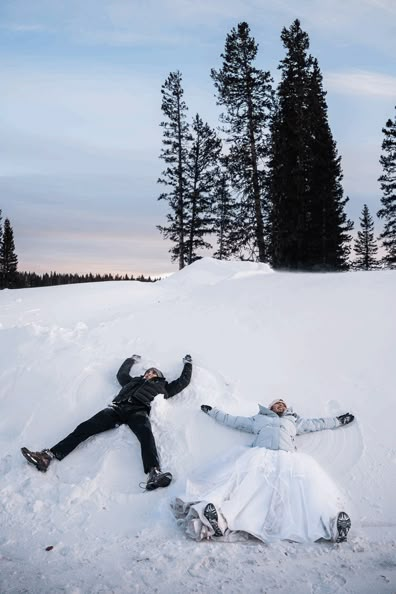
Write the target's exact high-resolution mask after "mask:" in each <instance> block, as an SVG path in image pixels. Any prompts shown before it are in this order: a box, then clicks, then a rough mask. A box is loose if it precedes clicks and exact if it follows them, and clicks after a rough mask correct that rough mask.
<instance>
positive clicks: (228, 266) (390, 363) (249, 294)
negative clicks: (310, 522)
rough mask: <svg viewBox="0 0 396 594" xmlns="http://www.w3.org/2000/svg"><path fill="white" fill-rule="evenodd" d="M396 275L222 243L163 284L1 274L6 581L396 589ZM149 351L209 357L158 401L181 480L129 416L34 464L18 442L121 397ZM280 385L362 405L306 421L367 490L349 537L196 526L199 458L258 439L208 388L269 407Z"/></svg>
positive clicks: (162, 434) (166, 358) (3, 584)
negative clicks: (182, 386) (285, 264)
mask: <svg viewBox="0 0 396 594" xmlns="http://www.w3.org/2000/svg"><path fill="white" fill-rule="evenodd" d="M395 289H396V275H395V273H394V272H391V271H379V272H370V273H364V272H361V273H345V274H278V273H277V274H274V273H273V272H272V271H271V270H270V269H269V268H268V267H267V266H265V265H262V264H252V263H246V262H245V263H243V262H242V263H241V262H219V261H215V260H211V259H208V258H205V259H203V260H200V261H198V262H196V263H194V264H193V265H192V266H190V267H188V268H186V269H184V270H183V271H181V272H179V273H176V274H174V275H173V276H172V277H169V278H167V279H165V280H162V281H160V282H158V283H155V284H148V283H137V282H114V283H100V284H96V283H93V284H89V285H74V286H60V287H49V288H41V289H28V290H27V289H22V290H15V291H2V292H1V293H0V379H1V381H0V403H1V411H2V415H1V416H0V446H1V447H0V452H1V453H0V509H1V512H0V514H1V518H0V521H1V527H2V530H1V534H0V570H1V573H0V575H1V577H0V591H4V592H5V591H6V592H8V593H10V592H12V593H14V592H15V593H17V592H18V593H19V592H23V591H28V592H30V593H36V592H37V593H39V592H40V593H47V592H48V593H49V592H51V593H53V592H70V593H71V592H73V593H81V594H82V593H85V592H98V593H99V592H118V593H119V592H135V591H137V592H138V591H140V590H144V591H145V592H147V591H158V592H171V591H172V592H186V591H187V592H188V591H197V592H212V591H213V584H216V587H215V589H217V590H219V591H221V590H222V589H223V590H225V591H227V592H243V591H245V592H246V591H248V592H259V591H273V590H277V591H279V592H290V591H294V592H336V591H348V592H360V593H361V592H373V591H375V592H394V591H395V575H396V563H395V562H394V559H395V555H394V552H395V537H396V526H395V524H396V523H395V520H394V503H393V501H394V490H395V487H396V480H395V479H396V472H395V470H396V446H395V439H394V418H393V414H392V412H393V404H394V337H395V335H396V316H395V315H394V296H395ZM133 353H140V354H141V355H142V361H141V363H140V364H139V365H138V366H137V368H136V370H135V372H136V373H140V372H142V371H143V370H144V369H145V368H146V367H149V366H151V365H155V366H157V367H159V368H160V369H162V370H163V372H164V373H165V375H166V376H167V378H168V379H172V378H174V377H177V376H178V375H179V373H180V371H181V369H182V357H183V355H184V354H186V353H191V355H192V356H193V359H194V371H193V380H192V383H191V384H190V386H189V387H188V388H187V389H186V390H185V391H184V392H182V393H181V394H179V395H178V396H176V397H175V398H173V399H171V400H167V401H165V400H164V399H163V398H159V399H157V401H156V402H155V404H154V407H153V412H152V423H153V426H154V431H155V435H156V438H157V442H158V448H159V451H160V455H161V458H162V464H163V467H164V468H165V467H166V469H169V470H171V471H172V472H173V474H174V477H175V481H174V483H172V485H171V486H170V487H169V488H168V489H166V490H162V491H161V492H158V491H157V492H153V493H143V492H142V490H141V489H140V488H139V482H141V481H143V480H144V479H145V475H144V474H143V471H142V468H141V461H140V455H139V448H138V445H137V442H136V438H135V437H134V435H133V434H132V433H131V432H130V431H129V429H128V428H126V427H120V428H118V429H117V430H114V431H110V432H108V433H105V434H102V435H100V436H97V437H94V438H91V439H90V440H88V441H87V442H85V443H84V444H82V445H81V446H80V447H79V448H77V449H76V450H75V451H74V452H72V453H71V454H70V455H69V456H68V457H67V458H66V459H65V460H63V461H62V462H61V463H58V462H55V463H54V464H53V465H52V466H51V468H50V470H49V471H48V473H47V474H45V475H43V474H41V473H38V472H37V471H36V470H35V469H34V468H31V467H30V466H28V465H27V463H26V462H25V460H24V459H23V458H22V456H21V455H20V452H19V448H20V447H21V446H22V445H26V446H27V447H30V448H34V449H36V448H37V449H41V448H43V447H50V446H52V445H53V444H54V443H56V442H57V441H58V440H59V439H60V438H62V437H63V436H64V435H66V434H67V433H68V432H70V431H71V430H72V429H73V428H74V427H75V426H76V424H78V423H79V422H81V421H82V420H83V419H85V418H87V417H88V416H90V415H92V414H94V413H95V412H97V411H98V410H100V409H101V408H103V407H104V406H106V404H108V403H109V402H110V401H111V399H112V397H113V396H114V394H116V393H117V391H118V388H119V386H118V384H117V381H116V379H115V373H116V372H117V370H118V367H119V365H120V363H121V362H122V360H123V359H124V358H125V357H126V356H129V355H131V354H133ZM275 397H282V398H284V399H286V400H287V402H288V403H289V404H290V405H291V406H293V407H294V409H295V410H296V411H298V412H299V414H302V415H305V416H324V415H326V416H327V415H334V414H339V413H342V412H347V411H351V412H353V413H354V414H355V415H356V418H357V422H356V423H354V424H352V425H351V426H348V427H346V428H343V429H340V430H337V431H325V432H322V433H320V434H311V435H306V436H302V437H301V438H300V439H299V447H300V448H301V450H302V451H304V452H307V453H309V454H311V455H312V456H314V457H315V458H316V459H317V460H318V461H319V462H320V464H321V465H322V466H323V468H324V469H325V470H326V472H328V473H329V474H330V475H331V476H332V478H333V479H334V480H335V481H336V482H337V483H338V485H339V486H340V488H341V489H342V490H343V492H344V493H345V495H346V497H347V498H348V499H349V501H350V504H351V508H352V519H353V529H352V531H351V537H350V539H349V542H348V543H347V544H346V545H345V546H344V547H343V548H342V549H341V548H340V547H338V546H336V547H334V546H333V545H331V546H329V545H324V544H323V545H321V544H315V545H312V546H311V545H310V546H305V545H296V544H292V543H279V544H276V545H271V546H270V547H268V546H265V545H262V544H260V543H258V542H254V541H251V542H249V543H248V544H243V543H242V544H241V543H239V544H238V543H234V544H227V545H220V544H219V545H216V543H204V544H196V543H192V542H189V541H187V540H186V539H185V537H184V536H183V535H182V534H181V533H180V532H179V530H178V529H177V527H176V525H175V523H174V520H173V518H172V516H171V514H170V512H169V500H170V499H171V498H172V497H173V496H175V495H177V494H178V493H180V492H181V490H182V489H183V486H184V482H185V480H186V478H187V477H188V475H189V473H190V471H191V470H192V469H193V468H195V467H197V466H199V465H201V464H205V463H207V462H208V461H209V460H211V459H213V457H215V456H220V455H221V454H222V453H224V452H226V451H228V450H229V449H230V448H231V447H233V446H234V445H238V444H247V443H249V439H250V438H249V436H248V435H244V434H239V433H237V432H233V431H231V430H228V429H226V428H224V427H220V426H218V425H216V424H215V423H214V422H213V421H212V420H211V419H209V418H208V417H207V416H206V415H204V414H202V412H201V411H200V408H199V405H200V404H201V403H208V404H212V405H215V406H217V407H219V408H222V409H225V410H227V411H229V412H230V413H234V414H235V413H238V414H245V415H252V414H255V413H256V411H257V405H258V403H259V402H260V403H263V404H266V403H268V402H269V401H270V400H272V399H273V398H275ZM47 546H52V547H53V549H51V550H50V551H46V550H45V549H46V547H47ZM341 564H343V565H344V567H343V568H342V567H340V565H341Z"/></svg>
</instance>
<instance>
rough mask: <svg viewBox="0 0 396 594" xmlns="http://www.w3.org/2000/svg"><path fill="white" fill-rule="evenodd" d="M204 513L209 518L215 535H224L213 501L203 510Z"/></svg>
mask: <svg viewBox="0 0 396 594" xmlns="http://www.w3.org/2000/svg"><path fill="white" fill-rule="evenodd" d="M203 515H204V516H205V518H206V519H207V520H208V522H209V524H210V525H211V526H212V528H213V530H214V536H223V533H222V531H221V530H220V528H219V524H218V519H219V516H218V515H217V511H216V508H215V506H214V505H213V503H208V505H207V506H206V507H205V509H204V511H203Z"/></svg>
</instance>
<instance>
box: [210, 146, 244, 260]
mask: <svg viewBox="0 0 396 594" xmlns="http://www.w3.org/2000/svg"><path fill="white" fill-rule="evenodd" d="M222 163H223V166H222V167H221V169H220V173H219V176H218V178H217V180H216V189H215V200H214V205H213V214H214V218H215V233H216V238H217V250H216V251H215V253H214V254H213V257H214V258H218V259H219V260H228V259H229V258H230V257H231V256H235V255H236V254H237V253H238V252H237V250H236V246H237V245H238V242H237V241H235V238H234V235H235V231H236V230H237V229H238V225H237V222H236V210H237V209H236V204H235V201H234V198H233V196H232V194H231V189H230V180H229V173H228V170H227V168H226V166H225V163H226V157H223V159H222ZM238 255H239V256H240V257H241V256H242V254H238Z"/></svg>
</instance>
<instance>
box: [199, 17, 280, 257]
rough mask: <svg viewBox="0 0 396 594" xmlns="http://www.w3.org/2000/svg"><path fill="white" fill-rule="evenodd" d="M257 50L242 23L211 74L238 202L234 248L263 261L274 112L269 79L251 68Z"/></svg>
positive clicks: (232, 34) (247, 27)
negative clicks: (249, 251)
mask: <svg viewBox="0 0 396 594" xmlns="http://www.w3.org/2000/svg"><path fill="white" fill-rule="evenodd" d="M257 50H258V45H257V43H256V42H255V40H254V38H253V37H251V35H250V29H249V26H248V24H247V23H239V24H238V26H237V28H236V29H235V28H233V29H232V30H231V32H230V33H229V34H228V35H227V38H226V42H225V50H224V53H223V54H221V57H222V58H223V65H222V68H221V69H220V70H218V71H216V70H214V69H212V72H211V76H212V78H213V80H214V84H215V87H216V89H217V104H218V105H222V106H224V107H225V113H223V114H222V115H221V121H222V122H223V124H224V125H225V126H224V128H223V131H224V132H225V133H226V140H227V142H228V144H229V154H228V166H229V171H230V176H231V179H232V181H233V185H234V188H235V190H236V191H237V193H238V198H239V213H238V216H237V221H238V228H237V229H235V234H234V239H235V249H244V248H245V247H247V246H249V245H252V246H253V250H254V253H255V257H256V258H257V259H258V260H259V261H260V262H265V261H267V245H266V236H265V225H266V212H267V211H266V206H267V205H266V185H265V181H266V180H265V162H266V158H267V156H268V125H269V120H270V113H271V109H272V107H273V92H272V84H271V83H272V78H271V75H270V73H269V72H265V71H263V70H260V69H258V68H256V67H255V66H254V61H255V59H256V56H257Z"/></svg>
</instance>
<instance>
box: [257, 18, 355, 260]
mask: <svg viewBox="0 0 396 594" xmlns="http://www.w3.org/2000/svg"><path fill="white" fill-rule="evenodd" d="M281 39H282V41H283V45H284V47H285V48H286V51H287V53H286V57H285V58H284V59H283V60H281V63H280V66H279V69H280V70H281V71H282V77H281V82H280V84H279V87H278V90H277V108H276V111H275V113H274V117H273V119H272V124H271V157H270V175H269V193H270V202H271V210H270V218H269V228H270V233H271V260H272V264H273V265H274V267H276V268H287V269H300V270H304V269H306V270H315V269H316V270H343V269H345V268H347V266H348V263H347V259H348V255H349V242H350V239H351V238H350V236H349V235H348V232H349V231H350V230H351V228H352V226H353V225H352V223H351V222H350V221H349V220H347V217H346V214H345V212H344V207H345V204H346V202H347V200H348V199H347V198H345V199H344V198H343V189H342V185H341V180H342V171H341V160H340V157H339V156H338V155H337V149H336V145H335V142H334V140H333V138H332V134H331V130H330V126H329V123H328V118H327V104H326V100H325V95H326V93H325V91H324V90H323V85H322V75H321V73H320V69H319V66H318V63H317V60H316V59H314V58H312V56H311V55H309V54H308V49H309V38H308V35H307V33H305V32H304V31H302V29H301V26H300V22H299V20H298V19H297V20H295V21H294V23H293V24H292V25H291V27H290V29H286V28H284V29H283V30H282V34H281Z"/></svg>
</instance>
